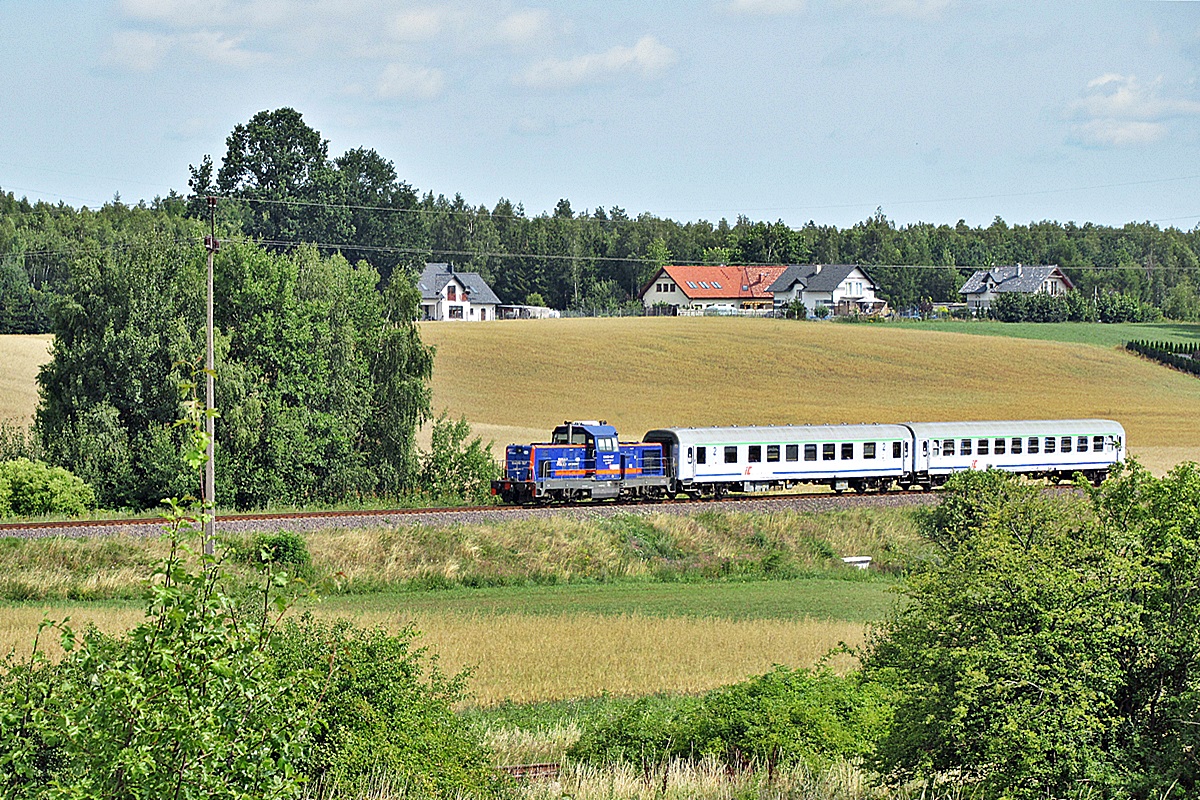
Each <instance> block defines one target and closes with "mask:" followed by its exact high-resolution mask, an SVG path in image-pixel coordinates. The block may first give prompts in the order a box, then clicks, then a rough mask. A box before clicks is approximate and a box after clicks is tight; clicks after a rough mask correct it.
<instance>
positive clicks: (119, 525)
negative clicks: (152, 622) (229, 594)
mask: <svg viewBox="0 0 1200 800" xmlns="http://www.w3.org/2000/svg"><path fill="white" fill-rule="evenodd" d="M936 499H937V494H932V493H928V492H899V491H892V492H883V493H874V494H871V493H867V494H861V495H859V494H854V495H836V494H831V493H819V492H809V493H799V494H772V495H745V496H737V497H725V498H722V499H720V500H700V501H695V500H667V501H663V502H656V503H649V502H599V503H588V504H581V505H547V506H459V507H454V508H401V509H369V510H354V511H306V512H278V513H255V514H221V515H218V517H217V530H218V531H220V532H243V531H272V530H292V531H297V532H303V531H315V530H321V529H328V528H358V527H375V526H380V525H383V526H395V525H415V524H435V525H436V524H450V523H471V522H486V521H494V520H505V519H525V518H531V517H548V516H557V515H567V516H576V517H607V516H614V515H616V514H628V513H635V514H646V513H665V514H688V513H693V512H695V511H697V510H699V509H711V510H742V511H782V510H788V509H793V510H797V511H834V510H841V509H847V508H855V507H866V506H909V505H924V504H928V503H930V502H933V501H935V500H936ZM163 524H164V521H163V520H162V519H156V518H154V517H138V518H130V519H102V520H54V521H34V522H28V521H26V522H7V523H0V537H4V536H15V537H22V538H32V537H45V536H67V537H83V536H104V535H116V534H131V535H143V536H153V535H156V534H157V533H158V532H159V531H160V530H161V528H162V526H163Z"/></svg>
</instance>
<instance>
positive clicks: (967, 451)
mask: <svg viewBox="0 0 1200 800" xmlns="http://www.w3.org/2000/svg"><path fill="white" fill-rule="evenodd" d="M958 444H959V448H958V454H959V455H963V456H969V455H971V440H970V439H963V440H962V441H961V442H959V443H958Z"/></svg>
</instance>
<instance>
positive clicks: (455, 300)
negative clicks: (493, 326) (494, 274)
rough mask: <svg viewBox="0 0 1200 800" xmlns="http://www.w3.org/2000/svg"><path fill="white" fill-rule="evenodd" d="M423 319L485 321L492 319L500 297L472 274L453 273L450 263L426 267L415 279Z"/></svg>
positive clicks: (482, 280) (476, 274) (494, 316)
mask: <svg viewBox="0 0 1200 800" xmlns="http://www.w3.org/2000/svg"><path fill="white" fill-rule="evenodd" d="M417 288H418V289H420V291H421V317H422V319H425V320H463V321H467V322H486V321H487V320H493V319H496V307H497V306H498V305H499V304H500V298H498V297H496V295H495V293H494V292H492V289H491V287H490V286H488V285H487V282H486V281H484V279H483V278H481V277H479V274H478V273H476V272H457V271H455V269H454V267H453V266H452V265H450V264H426V265H425V271H424V272H422V273H421V277H420V278H418V279H417Z"/></svg>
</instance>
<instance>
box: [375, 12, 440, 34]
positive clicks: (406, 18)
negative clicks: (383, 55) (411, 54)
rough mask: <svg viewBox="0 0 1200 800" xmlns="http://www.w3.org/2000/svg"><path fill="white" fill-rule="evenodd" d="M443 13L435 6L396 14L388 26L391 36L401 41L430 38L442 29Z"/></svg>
mask: <svg viewBox="0 0 1200 800" xmlns="http://www.w3.org/2000/svg"><path fill="white" fill-rule="evenodd" d="M442 24H443V14H442V12H440V11H438V10H437V9H435V8H415V9H412V10H410V11H405V12H403V13H400V14H397V15H396V16H395V17H393V18H392V22H391V24H390V25H389V26H388V27H389V30H390V32H391V35H392V36H393V38H396V39H399V40H400V41H402V42H420V41H426V40H428V39H432V38H434V37H435V36H437V35H438V33H440V32H441V30H442Z"/></svg>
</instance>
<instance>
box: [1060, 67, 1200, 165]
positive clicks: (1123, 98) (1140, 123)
mask: <svg viewBox="0 0 1200 800" xmlns="http://www.w3.org/2000/svg"><path fill="white" fill-rule="evenodd" d="M1068 111H1069V112H1070V114H1071V116H1073V117H1074V118H1075V120H1076V124H1075V132H1076V134H1077V136H1078V137H1079V140H1080V141H1082V142H1084V143H1087V144H1092V145H1101V146H1114V147H1127V146H1132V145H1139V144H1149V143H1152V142H1156V141H1159V140H1161V139H1163V138H1165V137H1166V136H1167V135H1168V133H1169V126H1168V125H1167V122H1168V121H1169V120H1171V119H1174V118H1177V117H1184V116H1195V115H1198V114H1200V103H1198V102H1196V101H1194V100H1185V99H1178V98H1171V97H1165V96H1163V94H1162V79H1161V78H1160V79H1158V80H1155V81H1153V82H1151V83H1149V84H1145V83H1142V82H1141V81H1139V80H1138V79H1137V77H1136V76H1133V75H1120V74H1118V73H1115V72H1110V73H1106V74H1104V75H1101V76H1099V77H1097V78H1093V79H1092V80H1090V81H1088V84H1087V89H1086V91H1085V92H1084V94H1083V96H1082V97H1080V98H1078V99H1077V100H1075V101H1074V102H1073V103H1071V104H1070V106H1069V108H1068Z"/></svg>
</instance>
